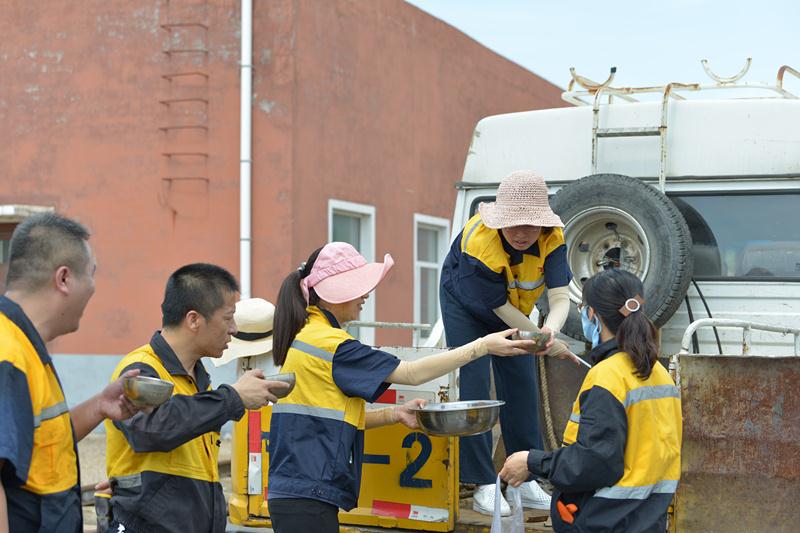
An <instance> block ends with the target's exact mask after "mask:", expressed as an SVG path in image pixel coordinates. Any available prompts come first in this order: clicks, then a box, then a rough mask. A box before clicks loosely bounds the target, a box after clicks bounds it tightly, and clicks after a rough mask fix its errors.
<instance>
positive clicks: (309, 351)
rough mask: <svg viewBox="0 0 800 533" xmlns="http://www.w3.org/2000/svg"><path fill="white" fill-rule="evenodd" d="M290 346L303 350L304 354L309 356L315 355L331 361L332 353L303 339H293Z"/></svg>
mask: <svg viewBox="0 0 800 533" xmlns="http://www.w3.org/2000/svg"><path fill="white" fill-rule="evenodd" d="M292 348H294V349H295V350H298V351H300V352H303V353H304V354H306V355H310V356H311V357H316V358H317V359H322V360H323V361H327V362H329V363H330V362H332V361H333V354H332V353H330V352H326V351H325V350H323V349H321V348H317V347H316V346H312V345H311V344H308V343H306V342H303V341H297V340H296V341H293V342H292Z"/></svg>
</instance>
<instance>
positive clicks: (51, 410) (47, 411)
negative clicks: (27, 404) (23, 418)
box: [33, 401, 69, 428]
mask: <svg viewBox="0 0 800 533" xmlns="http://www.w3.org/2000/svg"><path fill="white" fill-rule="evenodd" d="M67 412H69V406H68V405H67V402H66V401H63V402H58V403H57V404H55V405H51V406H50V407H45V408H44V409H42V412H41V413H39V414H38V415H34V417H33V427H35V428H38V427H39V426H41V425H42V422H44V421H45V420H50V419H51V418H55V417H57V416H61V415H63V414H64V413H67Z"/></svg>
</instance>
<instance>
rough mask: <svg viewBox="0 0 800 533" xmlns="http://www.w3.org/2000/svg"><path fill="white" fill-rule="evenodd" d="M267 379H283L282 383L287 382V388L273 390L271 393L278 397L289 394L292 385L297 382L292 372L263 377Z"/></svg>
mask: <svg viewBox="0 0 800 533" xmlns="http://www.w3.org/2000/svg"><path fill="white" fill-rule="evenodd" d="M264 379H266V380H267V381H283V382H284V383H288V384H289V388H288V389H285V390H284V389H281V390H277V389H276V390H274V391H272V394H274V395H275V396H277V397H278V398H286V397H287V396H289V393H290V392H292V390H293V389H294V385H295V383H296V382H297V380H296V378H295V375H294V372H284V373H283V374H273V375H271V376H266V377H264Z"/></svg>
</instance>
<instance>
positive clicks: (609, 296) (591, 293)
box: [583, 268, 658, 379]
mask: <svg viewBox="0 0 800 533" xmlns="http://www.w3.org/2000/svg"><path fill="white" fill-rule="evenodd" d="M643 294H644V286H643V285H642V282H641V280H640V279H639V278H637V277H636V276H635V275H633V274H631V273H630V272H628V271H626V270H621V269H618V268H611V269H608V270H604V271H602V272H599V273H597V274H595V275H594V276H592V277H591V278H590V279H589V280H588V281H587V282H586V283H584V285H583V296H584V301H586V303H587V304H588V305H590V306H591V307H592V309H594V311H595V313H597V314H599V315H600V318H601V319H603V324H605V325H606V327H608V329H609V331H610V332H611V333H613V334H614V335H615V336H616V337H617V342H619V347H620V349H621V350H622V351H624V352H626V353H627V354H628V357H630V358H631V361H632V362H633V365H634V366H635V367H636V371H635V372H634V374H635V375H636V376H637V377H639V378H641V379H647V378H649V377H650V373H651V372H652V371H653V365H655V363H656V360H657V358H658V332H657V330H656V327H655V325H654V324H653V322H652V321H651V320H650V319H649V318H647V315H645V314H644V306H643V305H642V303H643V302H644V300H642V299H641V295H643ZM631 299H634V300H637V301H638V302H639V306H638V307H636V309H635V310H634V308H633V307H630V308H628V307H627V305H628V301H629V300H631ZM626 308H627V311H625V310H626Z"/></svg>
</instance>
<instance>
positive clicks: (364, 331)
mask: <svg viewBox="0 0 800 533" xmlns="http://www.w3.org/2000/svg"><path fill="white" fill-rule="evenodd" d="M334 241H339V242H347V243H350V244H352V245H353V246H355V247H356V249H357V250H358V251H359V252H361V255H363V256H364V258H365V259H366V260H367V261H370V262H372V261H375V206H371V205H364V204H356V203H353V202H344V201H342V200H333V199H331V200H329V201H328V242H334ZM359 320H362V321H367V322H369V321H374V320H375V294H374V293H372V294H370V296H369V298H367V301H366V302H365V303H364V308H363V309H362V310H361V315H360V317H359ZM347 331H348V332H349V333H350V334H351V335H352V336H354V337H355V338H357V339H358V340H360V341H361V342H363V343H364V344H368V345H372V344H375V328H355V327H353V328H347Z"/></svg>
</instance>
